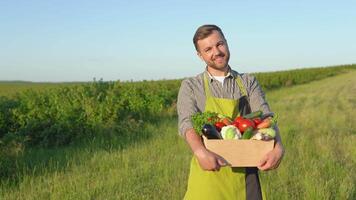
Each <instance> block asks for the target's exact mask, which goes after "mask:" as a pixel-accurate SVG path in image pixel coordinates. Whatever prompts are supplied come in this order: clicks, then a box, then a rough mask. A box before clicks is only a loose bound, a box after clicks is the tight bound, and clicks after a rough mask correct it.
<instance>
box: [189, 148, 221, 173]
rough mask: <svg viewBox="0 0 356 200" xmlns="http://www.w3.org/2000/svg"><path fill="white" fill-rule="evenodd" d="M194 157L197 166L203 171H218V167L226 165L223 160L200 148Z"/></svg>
mask: <svg viewBox="0 0 356 200" xmlns="http://www.w3.org/2000/svg"><path fill="white" fill-rule="evenodd" d="M194 155H195V156H196V158H197V159H198V161H199V165H200V167H201V168H202V169H203V170H207V171H219V170H220V167H224V166H226V165H228V163H227V162H226V161H225V159H224V158H222V157H221V156H219V155H217V154H215V153H213V152H211V151H209V150H207V149H205V148H200V149H197V150H196V151H195V152H194Z"/></svg>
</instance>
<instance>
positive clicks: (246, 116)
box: [243, 110, 263, 119]
mask: <svg viewBox="0 0 356 200" xmlns="http://www.w3.org/2000/svg"><path fill="white" fill-rule="evenodd" d="M262 114H263V112H262V111H260V110H258V111H255V112H252V113H250V114H247V115H245V116H243V117H244V118H245V119H253V118H256V117H261V116H262Z"/></svg>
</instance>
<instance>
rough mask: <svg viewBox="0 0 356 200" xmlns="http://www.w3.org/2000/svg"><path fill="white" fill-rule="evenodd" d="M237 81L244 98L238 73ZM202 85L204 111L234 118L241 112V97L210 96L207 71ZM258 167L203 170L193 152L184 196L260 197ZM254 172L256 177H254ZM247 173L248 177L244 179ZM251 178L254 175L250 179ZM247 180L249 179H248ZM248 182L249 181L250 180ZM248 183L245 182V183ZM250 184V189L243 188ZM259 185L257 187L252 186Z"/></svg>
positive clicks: (203, 199) (217, 199)
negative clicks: (204, 98)
mask: <svg viewBox="0 0 356 200" xmlns="http://www.w3.org/2000/svg"><path fill="white" fill-rule="evenodd" d="M236 82H237V84H238V86H239V88H240V91H241V93H242V97H244V98H246V96H247V92H246V90H245V87H244V86H243V84H242V80H241V77H240V76H238V77H237V78H236ZM204 89H205V97H206V103H205V111H211V112H216V113H220V114H223V115H226V116H228V117H231V118H233V119H234V118H235V117H236V116H238V115H240V111H241V109H239V102H240V100H235V99H225V98H216V97H213V96H212V94H211V92H210V89H209V84H208V79H207V77H206V74H204ZM251 169H252V171H253V173H254V174H252V175H251V176H247V175H246V171H247V170H249V171H251ZM256 174H257V170H255V169H253V168H246V169H245V168H242V167H239V168H237V167H229V166H226V167H221V168H220V170H219V171H205V170H203V169H201V167H200V165H199V162H198V160H197V159H196V157H195V156H193V158H192V160H191V164H190V174H189V180H188V189H187V192H186V194H185V197H184V199H185V200H224V199H226V200H235V199H241V200H242V199H262V192H261V189H260V184H259V180H258V175H256ZM255 176H256V177H255ZM247 177H249V179H247ZM251 178H253V179H257V180H253V181H252V182H253V183H252V182H251ZM247 180H248V181H247ZM250 182H251V183H250ZM246 183H248V184H246ZM246 186H247V187H249V191H247V190H246ZM251 186H252V187H258V188H251Z"/></svg>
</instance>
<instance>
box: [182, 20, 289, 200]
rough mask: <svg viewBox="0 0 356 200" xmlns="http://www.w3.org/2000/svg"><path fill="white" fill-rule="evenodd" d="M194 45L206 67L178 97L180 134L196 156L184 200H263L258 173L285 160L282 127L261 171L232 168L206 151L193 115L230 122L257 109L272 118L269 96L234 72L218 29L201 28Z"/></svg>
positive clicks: (250, 78)
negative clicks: (224, 118)
mask: <svg viewBox="0 0 356 200" xmlns="http://www.w3.org/2000/svg"><path fill="white" fill-rule="evenodd" d="M193 43H194V46H195V49H196V51H197V54H198V56H199V57H200V58H201V59H202V60H203V61H204V62H205V63H206V68H205V71H204V72H203V73H201V74H198V75H197V76H195V77H192V78H188V79H185V80H184V81H183V82H182V85H181V88H180V90H179V94H178V104H177V111H178V117H179V119H178V120H179V122H178V123H179V132H180V134H181V135H182V136H183V137H184V138H185V140H186V142H187V143H188V145H189V146H190V148H191V149H192V152H193V154H194V156H193V158H192V161H191V165H190V174H189V180H188V188H187V192H186V194H185V199H193V200H197V199H204V200H209V199H212V200H213V199H214V200H215V199H216V200H222V199H228V200H230V199H262V196H263V195H262V190H261V186H260V182H259V177H258V169H260V170H270V169H275V168H277V167H278V165H279V163H280V161H281V159H282V157H283V152H284V149H283V145H282V142H281V138H280V136H279V133H278V128H277V136H276V144H275V148H274V149H273V150H272V151H271V152H269V153H268V154H267V155H266V156H265V157H264V158H263V160H261V163H260V165H259V166H258V168H232V167H230V166H227V163H226V162H225V160H224V159H223V158H221V157H220V156H219V155H216V154H214V153H213V152H210V151H209V150H207V149H206V148H205V147H204V144H203V142H202V138H201V137H200V136H199V135H198V134H197V133H196V132H195V131H194V129H193V124H192V121H191V116H192V115H194V114H195V113H197V112H204V111H211V112H216V113H220V114H223V115H227V116H230V117H235V116H236V115H237V114H241V115H244V114H247V113H250V112H253V111H257V110H262V111H263V113H265V114H268V113H272V112H271V110H270V108H269V106H268V104H267V102H266V100H265V95H264V93H263V91H262V89H261V87H260V85H259V84H258V82H257V80H256V78H255V77H253V76H251V75H248V74H242V73H238V72H237V71H234V70H232V69H231V67H230V66H229V64H228V63H229V59H230V52H229V47H228V44H227V41H226V39H225V36H224V34H223V32H222V31H221V29H220V28H219V27H218V26H216V25H203V26H201V27H199V28H198V29H197V30H196V32H195V35H194V37H193Z"/></svg>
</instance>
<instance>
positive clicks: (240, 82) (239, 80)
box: [236, 75, 247, 97]
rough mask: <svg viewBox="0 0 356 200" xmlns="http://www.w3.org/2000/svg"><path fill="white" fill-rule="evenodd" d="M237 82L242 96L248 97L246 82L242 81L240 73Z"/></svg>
mask: <svg viewBox="0 0 356 200" xmlns="http://www.w3.org/2000/svg"><path fill="white" fill-rule="evenodd" d="M236 83H237V85H238V86H239V89H240V91H241V94H242V96H246V97H247V90H246V88H245V86H244V84H243V83H242V77H241V76H240V75H237V78H236Z"/></svg>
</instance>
